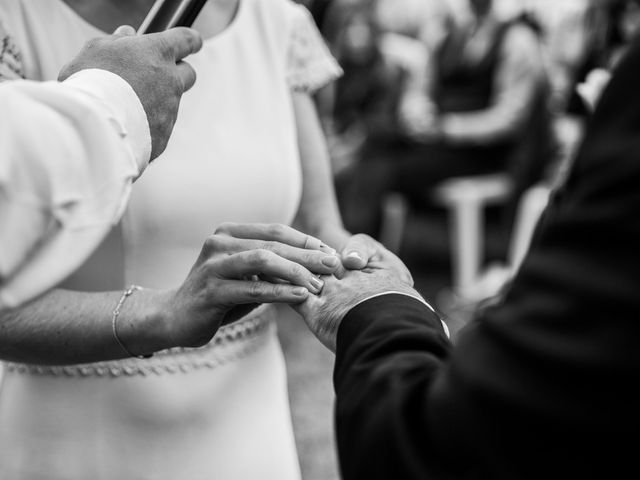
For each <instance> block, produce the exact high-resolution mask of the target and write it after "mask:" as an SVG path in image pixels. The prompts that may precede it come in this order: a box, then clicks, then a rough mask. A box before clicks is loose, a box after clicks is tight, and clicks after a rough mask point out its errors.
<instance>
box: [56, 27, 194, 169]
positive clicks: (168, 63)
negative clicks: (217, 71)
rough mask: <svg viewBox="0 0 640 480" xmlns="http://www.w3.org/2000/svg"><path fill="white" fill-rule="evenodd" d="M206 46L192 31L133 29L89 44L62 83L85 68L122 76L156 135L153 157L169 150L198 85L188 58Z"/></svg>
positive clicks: (65, 70)
mask: <svg viewBox="0 0 640 480" xmlns="http://www.w3.org/2000/svg"><path fill="white" fill-rule="evenodd" d="M201 47H202V38H201V37H200V35H199V34H198V32H196V31H195V30H192V29H190V28H173V29H171V30H168V31H166V32H161V33H151V34H148V35H136V31H135V30H134V29H133V28H132V27H129V26H123V27H120V28H118V30H116V32H115V33H114V34H113V35H111V36H108V37H104V38H96V39H94V40H90V41H89V42H87V43H86V44H85V46H84V48H83V49H82V51H81V52H80V53H79V54H78V55H77V56H76V58H74V59H73V60H71V62H69V63H68V64H67V65H65V67H64V68H63V69H62V71H61V72H60V75H59V78H58V79H59V80H60V81H63V80H65V79H67V78H68V77H70V76H71V75H73V74H74V73H76V72H79V71H81V70H84V69H89V68H99V69H101V70H107V71H110V72H112V73H115V74H117V75H119V76H120V77H122V78H123V79H124V80H126V81H127V83H129V85H131V87H132V88H133V90H134V91H135V92H136V94H137V95H138V98H139V99H140V103H142V106H143V107H144V111H145V112H146V114H147V120H148V122H149V129H150V133H151V159H154V158H156V157H157V156H158V155H160V154H161V153H162V152H163V151H164V149H165V148H166V146H167V143H168V141H169V136H170V135H171V132H172V131H173V125H174V123H175V121H176V118H177V116H178V106H179V105H180V98H181V97H182V94H183V93H184V92H186V91H187V90H189V89H190V88H191V87H192V86H193V84H194V83H195V81H196V73H195V71H194V70H193V68H192V67H191V66H190V65H189V64H188V63H186V62H184V61H183V59H184V58H185V57H187V56H189V55H191V54H192V53H196V52H197V51H198V50H200V48H201Z"/></svg>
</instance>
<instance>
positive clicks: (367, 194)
mask: <svg viewBox="0 0 640 480" xmlns="http://www.w3.org/2000/svg"><path fill="white" fill-rule="evenodd" d="M468 7H469V15H468V16H466V17H462V18H466V20H462V21H461V20H459V17H454V16H453V15H448V16H444V17H443V21H444V22H445V25H446V28H445V29H444V32H445V33H444V35H442V38H441V41H440V42H439V44H438V45H437V47H436V48H435V49H432V50H431V51H430V52H429V55H428V57H427V60H428V63H427V69H426V73H423V77H424V78H423V79H421V80H420V81H415V82H408V83H407V85H409V86H412V87H418V88H420V90H417V91H416V89H415V88H408V89H407V90H406V91H405V92H404V95H403V98H402V100H401V102H400V107H399V114H400V116H401V119H402V125H403V127H404V128H405V131H406V132H408V133H409V135H411V137H412V138H413V139H414V140H415V141H416V142H418V143H419V144H420V147H419V148H412V149H411V151H409V152H407V154H406V155H403V154H402V153H399V154H397V155H396V157H395V158H394V159H393V160H392V161H383V160H377V159H374V160H375V161H365V162H362V167H361V168H360V169H359V170H358V171H357V172H356V174H355V175H354V178H355V181H354V184H353V185H352V187H351V191H350V194H349V199H348V203H349V207H348V209H349V210H350V211H352V212H353V215H347V214H345V222H346V224H347V226H348V228H351V229H353V230H355V231H362V232H366V233H369V234H372V235H377V233H378V232H377V229H378V225H377V219H379V212H378V211H376V205H377V203H378V202H379V199H380V198H381V195H382V193H383V192H385V191H389V190H394V191H398V192H401V193H403V194H405V195H406V196H407V197H408V199H409V200H410V201H411V203H412V205H413V206H414V207H416V208H422V207H423V206H424V204H425V198H426V197H427V192H428V190H429V188H431V187H433V186H435V185H436V184H438V183H439V182H440V181H442V180H444V179H448V178H451V177H456V176H468V175H481V174H488V173H498V172H508V173H509V174H510V175H511V177H512V179H513V182H514V184H515V189H514V198H517V195H518V194H519V193H520V192H522V191H523V190H524V189H525V188H527V186H529V185H531V184H533V183H534V182H536V181H538V180H539V179H540V178H542V176H543V175H544V171H545V167H546V165H547V162H548V160H549V159H550V157H551V156H552V155H553V137H552V134H551V131H550V129H549V128H550V126H549V117H548V115H549V110H548V104H547V101H548V85H547V78H546V72H545V70H544V65H543V61H542V56H541V52H540V41H539V38H538V33H537V32H536V30H535V29H534V28H532V26H531V25H530V24H529V23H528V22H524V21H520V20H519V19H517V20H510V21H503V20H501V19H499V18H498V17H497V15H496V14H495V12H494V10H493V9H492V2H491V0H469V3H468ZM512 203H514V202H512ZM371 209H373V211H372V210H371Z"/></svg>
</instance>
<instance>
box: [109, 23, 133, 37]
mask: <svg viewBox="0 0 640 480" xmlns="http://www.w3.org/2000/svg"><path fill="white" fill-rule="evenodd" d="M113 34H114V35H117V36H119V37H130V36H132V35H135V34H136V29H135V28H133V27H132V26H131V25H120V26H119V27H118V28H116V31H115V32H113Z"/></svg>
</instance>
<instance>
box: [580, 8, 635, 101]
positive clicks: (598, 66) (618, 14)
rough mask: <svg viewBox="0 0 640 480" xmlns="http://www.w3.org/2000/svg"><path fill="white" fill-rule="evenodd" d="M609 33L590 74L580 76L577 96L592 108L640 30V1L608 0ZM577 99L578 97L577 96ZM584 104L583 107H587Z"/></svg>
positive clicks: (590, 68)
mask: <svg viewBox="0 0 640 480" xmlns="http://www.w3.org/2000/svg"><path fill="white" fill-rule="evenodd" d="M606 7H607V8H606V9H605V12H606V19H607V25H608V29H607V35H606V37H605V41H604V42H603V45H602V46H601V48H600V50H599V55H598V57H597V60H595V61H592V62H591V63H587V65H586V66H585V68H584V70H587V73H586V74H583V75H582V76H579V77H578V78H577V82H578V84H577V85H576V88H575V92H574V96H575V97H578V96H579V100H580V101H581V102H584V103H586V105H584V107H586V109H587V112H589V111H591V110H592V109H593V107H594V105H595V103H596V102H597V101H598V99H599V97H600V93H601V92H602V91H603V90H604V87H605V86H606V84H607V83H608V81H609V79H610V77H611V74H612V72H613V70H614V69H615V67H616V65H617V64H618V61H619V60H620V58H621V57H622V56H623V55H624V54H625V52H626V50H627V48H628V47H629V45H630V43H631V42H632V41H633V39H634V38H635V37H636V36H637V35H638V33H639V32H640V1H638V0H612V1H610V2H609V3H608V4H606ZM576 101H577V100H576ZM584 107H583V108H584Z"/></svg>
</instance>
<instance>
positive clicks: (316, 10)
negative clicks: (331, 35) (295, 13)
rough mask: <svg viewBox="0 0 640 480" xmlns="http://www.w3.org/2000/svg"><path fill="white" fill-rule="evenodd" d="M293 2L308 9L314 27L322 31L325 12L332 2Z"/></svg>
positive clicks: (300, 0)
mask: <svg viewBox="0 0 640 480" xmlns="http://www.w3.org/2000/svg"><path fill="white" fill-rule="evenodd" d="M295 2H296V3H300V4H302V5H304V6H305V7H307V8H308V9H309V12H311V16H312V17H313V19H314V21H315V22H316V25H317V26H318V28H319V29H320V30H321V31H322V29H323V27H324V22H325V17H326V15H327V10H329V6H330V5H331V4H332V3H333V0H295Z"/></svg>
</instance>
